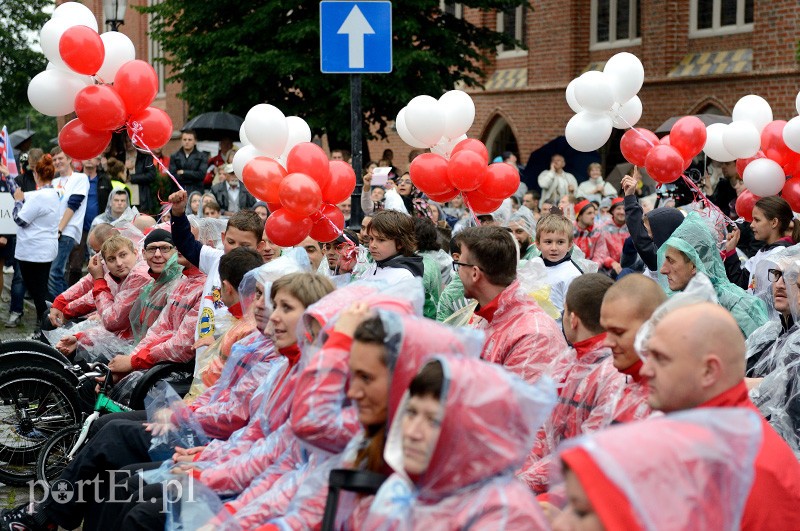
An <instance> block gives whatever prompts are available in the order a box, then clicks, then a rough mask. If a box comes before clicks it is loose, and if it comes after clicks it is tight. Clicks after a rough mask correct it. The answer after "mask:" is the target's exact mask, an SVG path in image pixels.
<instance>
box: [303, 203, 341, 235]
mask: <svg viewBox="0 0 800 531" xmlns="http://www.w3.org/2000/svg"><path fill="white" fill-rule="evenodd" d="M342 229H344V214H342V211H341V210H339V208H338V207H337V206H336V205H332V204H330V203H324V204H323V205H322V208H320V210H319V217H318V219H317V220H316V221H314V226H313V227H311V237H312V238H314V239H315V240H316V241H318V242H322V243H327V242H332V241H333V240H335V239H336V238H338V237H339V235H340V234H341V233H342Z"/></svg>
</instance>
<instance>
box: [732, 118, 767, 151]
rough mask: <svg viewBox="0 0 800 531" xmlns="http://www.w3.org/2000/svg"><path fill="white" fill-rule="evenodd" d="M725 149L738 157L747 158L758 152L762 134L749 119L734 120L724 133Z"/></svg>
mask: <svg viewBox="0 0 800 531" xmlns="http://www.w3.org/2000/svg"><path fill="white" fill-rule="evenodd" d="M722 144H723V145H724V146H725V149H726V150H727V151H728V153H730V154H731V155H733V156H734V157H736V158H737V159H747V158H750V157H752V156H754V155H755V154H756V153H758V149H759V148H760V147H761V134H760V133H759V132H758V129H756V126H755V125H753V123H752V122H750V121H748V120H738V121H733V122H731V123H729V124H728V127H726V128H725V132H724V133H723V134H722Z"/></svg>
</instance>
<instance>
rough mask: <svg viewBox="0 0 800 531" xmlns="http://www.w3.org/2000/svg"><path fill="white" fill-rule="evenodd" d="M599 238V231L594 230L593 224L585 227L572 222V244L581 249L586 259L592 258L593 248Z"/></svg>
mask: <svg viewBox="0 0 800 531" xmlns="http://www.w3.org/2000/svg"><path fill="white" fill-rule="evenodd" d="M599 239H600V232H599V231H597V230H595V228H594V225H592V226H591V227H586V228H585V229H582V228H580V226H578V222H577V221H575V222H574V223H573V232H572V244H573V245H575V246H576V247H577V248H578V249H580V250H581V251H583V254H584V255H585V256H586V259H587V260H592V259H593V258H594V253H595V249H596V247H597V244H598V240H599Z"/></svg>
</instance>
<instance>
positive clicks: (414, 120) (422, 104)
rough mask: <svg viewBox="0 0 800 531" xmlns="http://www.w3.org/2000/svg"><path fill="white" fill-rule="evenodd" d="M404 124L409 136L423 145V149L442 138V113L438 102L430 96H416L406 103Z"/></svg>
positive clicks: (443, 117) (443, 120)
mask: <svg viewBox="0 0 800 531" xmlns="http://www.w3.org/2000/svg"><path fill="white" fill-rule="evenodd" d="M405 122H406V127H407V128H408V132H409V133H411V136H413V137H414V138H416V139H417V140H419V141H420V142H422V143H423V144H425V147H430V146H435V145H436V143H437V142H438V141H439V139H440V138H442V137H443V136H444V129H445V114H444V111H443V110H442V108H441V107H440V106H439V102H438V101H437V100H436V99H434V98H432V97H430V96H424V95H423V96H416V97H415V98H412V100H411V101H409V102H408V105H407V106H406V115H405Z"/></svg>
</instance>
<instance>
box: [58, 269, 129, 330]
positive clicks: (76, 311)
mask: <svg viewBox="0 0 800 531" xmlns="http://www.w3.org/2000/svg"><path fill="white" fill-rule="evenodd" d="M103 278H104V279H105V281H106V284H107V285H108V287H109V289H110V290H111V295H116V294H117V290H119V283H118V281H117V280H116V279H115V278H114V277H112V276H111V273H109V272H108V271H106V273H105V275H103ZM92 288H94V277H93V276H92V275H91V274H87V275H85V276H84V277H82V278H81V279H80V280H79V281H78V282H76V283H75V284H73V285H72V286H70V287H69V288H68V289H67V291H65V292H64V293H62V294H61V295H59V296H58V297H56V298H55V300H54V301H53V308H55V309H56V310H58V311H60V312H61V313H63V314H64V318H65V319H67V320H69V319H74V318H76V317H83V316H84V315H88V314H90V313H92V312H93V311H95V310H97V306H95V303H94V296H93V295H92Z"/></svg>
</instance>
